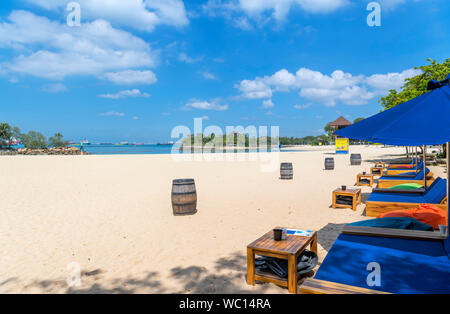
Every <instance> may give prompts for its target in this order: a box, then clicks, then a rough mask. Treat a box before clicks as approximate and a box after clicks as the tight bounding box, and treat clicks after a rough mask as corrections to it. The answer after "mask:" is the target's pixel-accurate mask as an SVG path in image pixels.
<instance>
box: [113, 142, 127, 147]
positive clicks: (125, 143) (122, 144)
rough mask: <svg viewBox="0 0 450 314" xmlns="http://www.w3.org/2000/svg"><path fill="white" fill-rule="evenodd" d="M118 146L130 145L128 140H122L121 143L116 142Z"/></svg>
mask: <svg viewBox="0 0 450 314" xmlns="http://www.w3.org/2000/svg"><path fill="white" fill-rule="evenodd" d="M115 145H116V146H126V145H128V142H127V141H123V142H120V143H119V144H115Z"/></svg>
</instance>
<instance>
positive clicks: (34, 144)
mask: <svg viewBox="0 0 450 314" xmlns="http://www.w3.org/2000/svg"><path fill="white" fill-rule="evenodd" d="M14 140H18V141H20V142H21V143H22V145H23V146H24V147H25V148H31V149H44V148H48V147H66V146H67V145H68V141H66V140H64V137H63V135H62V134H61V133H56V134H55V135H53V136H52V137H50V138H48V139H47V138H46V137H45V135H44V134H42V133H40V132H36V131H29V132H28V133H22V132H21V131H20V129H19V128H18V127H15V126H11V125H9V124H8V123H0V148H10V147H11V143H12V142H13V141H14Z"/></svg>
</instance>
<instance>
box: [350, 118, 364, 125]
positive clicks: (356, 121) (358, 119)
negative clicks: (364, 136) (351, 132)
mask: <svg viewBox="0 0 450 314" xmlns="http://www.w3.org/2000/svg"><path fill="white" fill-rule="evenodd" d="M364 119H365V118H357V119H355V121H353V124H355V123H358V122H361V121H362V120H364Z"/></svg>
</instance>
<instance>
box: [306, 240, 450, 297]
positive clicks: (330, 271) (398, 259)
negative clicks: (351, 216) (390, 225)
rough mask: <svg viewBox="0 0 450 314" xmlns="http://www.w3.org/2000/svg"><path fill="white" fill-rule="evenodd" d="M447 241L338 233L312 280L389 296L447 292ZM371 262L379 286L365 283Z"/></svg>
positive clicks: (449, 263) (449, 275) (449, 290)
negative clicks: (378, 268) (373, 264)
mask: <svg viewBox="0 0 450 314" xmlns="http://www.w3.org/2000/svg"><path fill="white" fill-rule="evenodd" d="M449 241H450V239H449V238H447V239H446V240H445V241H426V240H406V239H393V238H384V237H367V236H359V235H348V234H341V235H340V236H339V238H338V239H337V240H336V242H335V244H334V245H333V247H332V248H331V250H330V251H329V252H328V255H327V257H326V258H325V260H324V261H323V263H322V265H321V266H320V268H319V270H318V272H317V274H316V276H315V277H314V278H315V279H319V280H326V281H332V282H337V283H341V284H345V285H350V286H356V287H361V288H366V289H372V290H378V291H383V292H390V293H402V294H412V293H419V294H431V293H450V259H449V251H448V249H449V247H450V244H449V243H448V242H449ZM374 262H375V263H378V264H379V265H380V267H381V271H380V279H381V285H380V286H379V287H370V286H368V284H367V279H368V276H369V274H370V273H371V271H368V270H367V268H368V265H369V264H370V263H374Z"/></svg>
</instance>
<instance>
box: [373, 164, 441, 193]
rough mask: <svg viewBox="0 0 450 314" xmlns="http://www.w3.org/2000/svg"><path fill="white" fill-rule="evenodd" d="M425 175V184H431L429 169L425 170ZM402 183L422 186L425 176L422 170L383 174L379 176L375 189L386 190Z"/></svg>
mask: <svg viewBox="0 0 450 314" xmlns="http://www.w3.org/2000/svg"><path fill="white" fill-rule="evenodd" d="M426 174H427V182H428V183H430V184H431V182H432V181H433V180H434V178H433V173H432V172H430V169H428V168H426ZM403 183H418V184H420V185H424V184H425V176H424V171H423V169H422V170H420V171H419V172H417V171H410V172H405V173H402V174H399V175H386V174H383V176H381V177H380V178H379V179H378V185H377V187H378V188H381V189H386V188H390V187H393V186H395V185H399V184H403Z"/></svg>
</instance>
